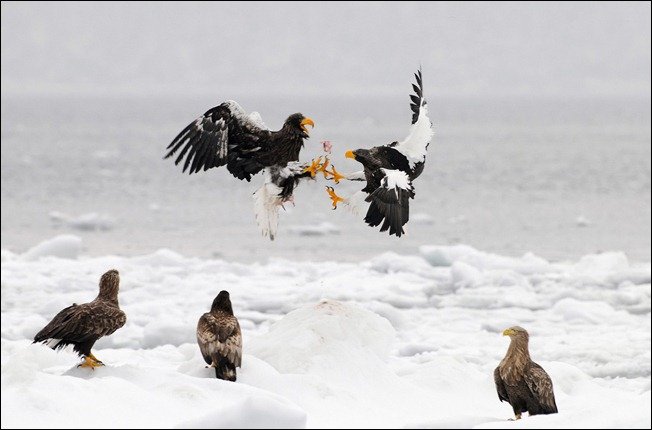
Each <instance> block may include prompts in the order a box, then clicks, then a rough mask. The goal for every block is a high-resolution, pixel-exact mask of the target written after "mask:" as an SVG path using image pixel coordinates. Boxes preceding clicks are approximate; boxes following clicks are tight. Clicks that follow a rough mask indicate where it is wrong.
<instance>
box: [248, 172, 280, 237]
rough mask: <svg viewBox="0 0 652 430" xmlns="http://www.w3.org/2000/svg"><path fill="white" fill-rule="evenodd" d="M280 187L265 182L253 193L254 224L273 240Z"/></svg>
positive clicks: (276, 223)
mask: <svg viewBox="0 0 652 430" xmlns="http://www.w3.org/2000/svg"><path fill="white" fill-rule="evenodd" d="M280 192H281V189H280V188H279V187H277V186H276V185H274V184H272V183H269V182H266V183H264V184H263V185H262V186H261V187H260V188H259V189H258V190H256V192H255V193H254V212H255V213H256V224H258V227H259V228H260V231H261V232H262V234H263V236H264V237H269V239H270V240H274V238H275V237H276V230H277V228H278V211H279V208H280V206H281V204H282V203H283V202H282V199H281V198H280V197H279V196H278V195H279V193H280Z"/></svg>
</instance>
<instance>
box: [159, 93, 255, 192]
mask: <svg viewBox="0 0 652 430" xmlns="http://www.w3.org/2000/svg"><path fill="white" fill-rule="evenodd" d="M236 106H237V105H236ZM237 109H239V107H238V108H237ZM264 133H267V131H265V130H262V129H260V128H257V127H256V126H253V125H252V124H250V123H247V122H246V119H243V118H242V117H241V113H240V112H238V114H237V115H236V114H235V113H234V112H233V111H232V105H231V104H229V102H225V103H222V104H221V105H219V106H216V107H214V108H211V109H209V110H208V111H206V113H204V115H202V116H201V117H199V118H197V119H196V120H194V121H193V122H191V123H190V124H188V125H187V126H186V128H184V129H183V130H182V131H181V133H179V134H178V135H177V137H175V138H174V140H173V141H172V142H171V143H170V144H169V145H168V146H167V150H168V152H167V153H166V154H165V157H164V158H170V157H171V156H173V155H174V154H175V153H176V152H177V151H179V150H181V151H180V152H179V155H178V156H177V158H176V159H175V161H174V164H175V165H178V164H179V163H181V162H182V161H183V162H184V163H183V171H184V172H185V171H188V174H193V173H197V172H199V171H201V170H204V171H206V170H208V169H211V168H213V167H220V166H224V165H225V164H227V163H229V171H231V173H232V174H233V175H234V176H236V177H237V178H239V179H247V180H249V179H251V175H252V174H256V173H258V172H259V171H260V170H261V169H262V168H263V167H264V166H262V165H260V163H254V164H255V166H254V165H248V166H247V168H245V169H240V168H239V167H240V166H238V165H237V164H238V163H240V155H242V154H240V149H242V150H247V149H249V148H250V147H251V146H252V145H253V143H252V142H250V141H249V140H256V139H257V138H258V137H260V136H258V135H259V134H264ZM184 159H185V161H184ZM248 164H250V163H248Z"/></svg>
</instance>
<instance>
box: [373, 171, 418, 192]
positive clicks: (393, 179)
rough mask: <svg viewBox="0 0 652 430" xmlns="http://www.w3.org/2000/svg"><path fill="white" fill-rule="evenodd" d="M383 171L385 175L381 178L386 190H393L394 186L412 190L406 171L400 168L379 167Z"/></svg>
mask: <svg viewBox="0 0 652 430" xmlns="http://www.w3.org/2000/svg"><path fill="white" fill-rule="evenodd" d="M381 170H382V171H383V173H385V177H384V178H383V180H382V186H383V188H387V189H388V190H393V189H394V188H402V189H404V190H408V191H409V190H412V184H411V183H410V177H409V176H408V175H407V173H405V172H402V171H400V170H392V169H381Z"/></svg>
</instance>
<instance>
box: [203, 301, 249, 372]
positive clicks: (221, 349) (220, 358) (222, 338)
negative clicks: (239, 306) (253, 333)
mask: <svg viewBox="0 0 652 430" xmlns="http://www.w3.org/2000/svg"><path fill="white" fill-rule="evenodd" d="M197 343H198V344H199V350H200V351H201V355H202V357H204V361H206V363H207V364H208V365H209V366H210V367H214V368H215V376H217V377H218V378H219V379H224V380H227V381H235V379H236V370H235V368H236V367H240V365H241V363H242V333H241V332H240V324H239V323H238V319H237V318H236V317H235V316H234V315H233V307H232V306H231V299H230V298H229V293H228V291H220V293H219V294H218V295H217V297H215V299H214V300H213V304H212V306H211V310H210V312H207V313H205V314H204V315H202V316H201V318H199V322H198V323H197Z"/></svg>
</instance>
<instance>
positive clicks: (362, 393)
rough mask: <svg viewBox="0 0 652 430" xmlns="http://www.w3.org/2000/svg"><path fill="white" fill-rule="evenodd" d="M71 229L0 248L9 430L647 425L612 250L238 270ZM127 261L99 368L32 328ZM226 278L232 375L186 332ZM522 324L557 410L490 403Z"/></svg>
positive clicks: (639, 267) (631, 281) (643, 295)
mask: <svg viewBox="0 0 652 430" xmlns="http://www.w3.org/2000/svg"><path fill="white" fill-rule="evenodd" d="M80 247H81V239H79V238H75V237H74V236H64V237H59V238H55V239H53V240H50V241H47V242H45V243H43V244H40V245H38V246H36V247H35V248H33V249H31V250H30V251H28V252H27V253H25V254H22V255H21V254H15V253H12V252H10V251H7V250H3V251H2V409H1V410H2V427H3V428H4V427H36V428H42V427H49V428H56V427H77V428H80V427H84V428H88V427H91V428H93V427H118V428H120V427H139V428H143V427H166V428H170V427H176V428H191V427H192V428H219V427H224V428H247V427H249V428H251V427H266V428H273V427H285V428H302V427H312V428H317V427H353V428H361V427H367V428H369V427H382V428H388V427H409V428H415V427H416V428H424V427H448V428H472V427H473V428H542V427H545V428H580V427H602V428H614V427H619V428H625V427H648V428H649V427H650V401H651V399H650V264H649V263H642V264H639V263H632V262H630V261H629V260H628V259H627V257H626V256H625V255H624V254H622V253H619V252H610V253H603V254H597V255H587V256H584V257H583V258H581V259H580V260H579V261H577V262H567V263H553V262H548V261H546V260H544V259H542V258H539V257H537V256H535V255H532V254H527V255H524V256H522V257H516V258H515V257H507V256H500V255H494V254H488V253H484V252H482V251H479V250H476V249H473V248H471V247H468V246H463V245H459V246H452V247H448V246H427V247H423V248H422V249H421V250H420V254H419V255H407V256H404V255H397V254H393V253H385V254H382V255H379V256H377V257H375V258H373V259H371V260H369V261H365V262H362V263H336V262H329V261H315V262H294V261H289V260H270V261H269V262H267V263H264V264H263V263H255V264H242V263H235V262H227V261H223V260H216V259H200V258H188V257H184V256H183V255H180V254H177V253H175V252H173V251H171V250H166V249H163V250H159V251H157V252H155V253H152V254H148V255H142V256H136V257H122V256H113V255H107V256H101V257H85V256H83V255H81V254H80V251H79V249H80ZM111 268H115V269H118V270H120V273H121V279H122V284H121V290H120V304H121V307H122V309H123V310H124V311H125V312H126V313H127V317H128V319H127V323H126V325H125V326H124V327H123V328H122V329H120V330H118V331H117V332H116V333H115V334H114V335H112V336H111V337H109V338H105V339H102V340H100V341H99V342H98V343H97V344H96V348H95V349H94V353H95V354H96V355H97V356H98V357H99V358H100V359H101V360H103V361H104V362H105V363H106V364H107V366H106V367H102V368H99V369H97V370H95V371H91V370H87V369H81V368H76V367H75V365H76V364H77V362H78V361H77V360H78V359H77V358H76V356H75V355H74V354H73V353H72V352H71V351H69V350H66V351H62V352H54V351H52V350H50V349H49V348H47V347H45V346H44V345H40V344H39V345H33V344H31V343H30V339H31V338H32V337H33V336H34V334H35V333H36V332H37V331H38V330H39V329H40V328H42V327H43V326H44V325H45V324H46V323H47V322H48V321H49V320H50V319H51V318H52V317H53V316H54V315H55V314H56V313H57V312H58V311H59V310H60V309H62V308H63V307H65V306H68V305H70V304H71V303H73V302H77V303H79V302H85V301H88V300H91V299H93V298H94V297H95V295H96V294H97V282H98V279H99V277H100V275H101V274H102V273H104V272H105V271H106V270H108V269H111ZM222 289H226V290H228V291H229V292H230V293H231V300H232V302H233V307H234V310H235V313H236V315H237V316H238V318H239V320H240V324H241V327H242V330H243V346H244V357H243V366H242V368H241V369H239V372H238V381H237V382H236V383H229V382H224V381H219V380H216V379H215V378H214V372H213V371H212V369H206V368H205V367H204V366H205V363H204V361H203V360H202V358H201V356H200V353H199V348H198V347H197V345H196V343H195V327H196V323H197V320H198V318H199V317H200V315H201V314H202V313H203V312H206V311H207V310H208V309H209V307H210V304H211V302H212V300H213V298H214V297H215V295H216V294H217V293H218V292H219V291H220V290H222ZM513 325H520V326H523V327H525V328H526V329H528V330H529V332H530V351H531V354H532V358H533V359H534V360H535V361H537V362H538V363H539V364H541V365H542V366H543V367H544V368H545V369H546V371H547V372H548V373H549V374H550V376H551V377H552V380H553V383H554V389H555V395H556V398H557V404H558V406H559V410H560V413H559V414H556V415H549V416H536V417H527V416H526V417H524V419H522V420H520V421H518V422H511V421H507V420H508V419H509V418H511V417H512V412H511V408H510V406H509V405H508V404H506V403H500V402H499V400H498V397H497V395H496V392H495V388H494V383H493V375H492V372H493V369H494V368H495V367H496V366H497V364H498V362H499V361H500V359H501V358H502V357H503V355H504V353H505V351H506V349H507V346H508V339H507V338H504V337H501V336H500V333H501V331H502V330H503V329H504V328H506V327H509V326H513Z"/></svg>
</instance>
